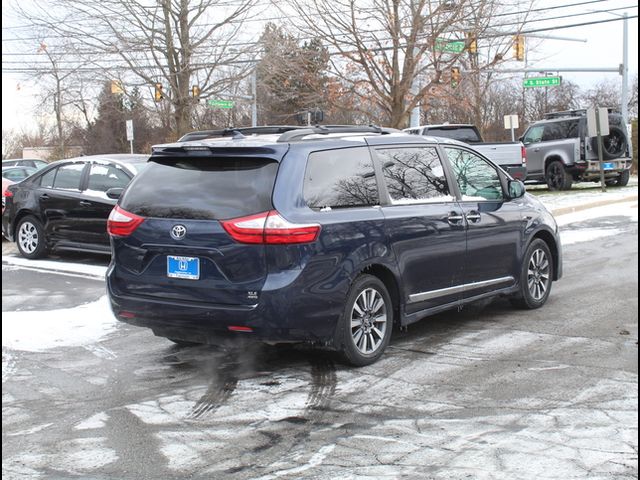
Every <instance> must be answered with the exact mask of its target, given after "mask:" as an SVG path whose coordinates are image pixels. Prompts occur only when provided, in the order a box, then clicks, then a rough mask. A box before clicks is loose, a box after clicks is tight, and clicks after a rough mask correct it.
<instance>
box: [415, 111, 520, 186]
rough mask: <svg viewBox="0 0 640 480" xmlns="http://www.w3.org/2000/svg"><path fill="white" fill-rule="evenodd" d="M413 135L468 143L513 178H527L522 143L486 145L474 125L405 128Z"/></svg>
mask: <svg viewBox="0 0 640 480" xmlns="http://www.w3.org/2000/svg"><path fill="white" fill-rule="evenodd" d="M404 131H405V132H407V133H410V134H413V135H428V136H430V137H444V138H451V139H453V140H459V141H461V142H465V143H468V144H469V145H470V146H471V147H472V148H473V149H474V150H476V151H477V152H478V153H480V154H482V155H484V156H485V157H487V158H488V159H489V160H491V161H492V162H493V163H495V164H496V165H498V166H500V167H501V168H502V169H503V170H505V171H506V172H507V173H508V174H509V175H511V176H512V177H513V178H517V179H518V180H522V181H524V179H525V178H526V176H527V157H526V153H525V148H524V145H523V144H522V142H501V143H486V142H483V141H482V136H481V135H480V131H479V130H478V129H477V128H476V126H475V125H469V124H443V125H422V126H419V127H411V128H405V129H404Z"/></svg>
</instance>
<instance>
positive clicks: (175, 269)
mask: <svg viewBox="0 0 640 480" xmlns="http://www.w3.org/2000/svg"><path fill="white" fill-rule="evenodd" d="M167 277H171V278H186V279H188V280H198V279H199V278H200V259H199V258H196V257H177V256H174V255H168V256H167Z"/></svg>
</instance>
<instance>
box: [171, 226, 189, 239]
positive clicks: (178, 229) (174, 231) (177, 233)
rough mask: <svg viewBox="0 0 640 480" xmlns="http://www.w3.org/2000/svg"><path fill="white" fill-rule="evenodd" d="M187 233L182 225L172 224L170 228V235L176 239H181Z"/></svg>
mask: <svg viewBox="0 0 640 480" xmlns="http://www.w3.org/2000/svg"><path fill="white" fill-rule="evenodd" d="M186 234H187V227H185V226H184V225H174V226H173V227H172V228H171V236H172V237H173V238H175V239H176V240H182V239H183V238H184V236H185V235H186Z"/></svg>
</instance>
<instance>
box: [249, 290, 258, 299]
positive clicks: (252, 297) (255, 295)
mask: <svg viewBox="0 0 640 480" xmlns="http://www.w3.org/2000/svg"><path fill="white" fill-rule="evenodd" d="M247 299H248V300H257V299H258V292H253V291H251V290H249V291H248V292H247Z"/></svg>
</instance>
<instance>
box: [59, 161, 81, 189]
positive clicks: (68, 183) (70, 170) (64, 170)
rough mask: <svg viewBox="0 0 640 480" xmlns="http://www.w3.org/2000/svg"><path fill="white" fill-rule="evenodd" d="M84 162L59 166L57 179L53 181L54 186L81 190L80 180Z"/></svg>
mask: <svg viewBox="0 0 640 480" xmlns="http://www.w3.org/2000/svg"><path fill="white" fill-rule="evenodd" d="M84 165H85V164H84V163H72V164H70V165H63V166H62V167H60V168H58V173H57V174H56V179H55V180H54V181H53V188H59V189H61V190H80V180H81V179H82V170H84Z"/></svg>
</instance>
